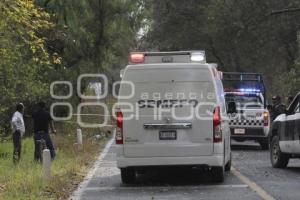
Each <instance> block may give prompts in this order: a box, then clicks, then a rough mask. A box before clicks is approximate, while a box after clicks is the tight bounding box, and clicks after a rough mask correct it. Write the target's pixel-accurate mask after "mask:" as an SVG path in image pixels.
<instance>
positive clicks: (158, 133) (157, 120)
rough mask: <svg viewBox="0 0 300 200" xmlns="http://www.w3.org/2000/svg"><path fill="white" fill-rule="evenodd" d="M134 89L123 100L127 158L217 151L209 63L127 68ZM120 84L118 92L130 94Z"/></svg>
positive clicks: (124, 137)
mask: <svg viewBox="0 0 300 200" xmlns="http://www.w3.org/2000/svg"><path fill="white" fill-rule="evenodd" d="M123 80H124V81H131V82H133V84H134V86H135V92H134V95H133V97H132V98H130V99H129V100H128V99H127V100H121V99H119V102H120V103H125V104H126V103H130V104H132V105H134V107H135V111H134V114H132V113H130V112H126V113H125V112H124V113H123V116H124V119H125V118H127V117H130V116H134V117H133V118H132V119H129V120H124V122H123V140H124V154H125V156H127V157H177V156H178V157H183V156H200V155H211V154H212V153H213V117H212V114H213V110H214V108H215V106H216V92H215V84H214V81H213V80H214V78H213V75H212V73H211V71H210V70H209V68H208V66H207V65H202V67H201V65H200V66H199V64H197V65H194V64H188V66H187V65H176V66H168V65H161V66H159V65H152V66H149V65H144V66H143V65H139V66H131V67H128V68H127V69H126V70H125V73H124V79H123ZM126 88H127V87H126V86H125V84H124V85H123V84H121V87H120V95H122V94H124V95H126V94H128V91H127V89H126ZM120 107H121V110H122V106H120Z"/></svg>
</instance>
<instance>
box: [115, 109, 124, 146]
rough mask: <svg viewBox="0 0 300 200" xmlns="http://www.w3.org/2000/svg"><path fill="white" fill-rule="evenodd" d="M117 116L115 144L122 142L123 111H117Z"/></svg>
mask: <svg viewBox="0 0 300 200" xmlns="http://www.w3.org/2000/svg"><path fill="white" fill-rule="evenodd" d="M116 116H117V129H116V144H123V113H122V112H121V111H118V112H117V113H116Z"/></svg>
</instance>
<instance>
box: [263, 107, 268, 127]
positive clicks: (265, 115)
mask: <svg viewBox="0 0 300 200" xmlns="http://www.w3.org/2000/svg"><path fill="white" fill-rule="evenodd" d="M264 126H269V112H267V111H265V112H264Z"/></svg>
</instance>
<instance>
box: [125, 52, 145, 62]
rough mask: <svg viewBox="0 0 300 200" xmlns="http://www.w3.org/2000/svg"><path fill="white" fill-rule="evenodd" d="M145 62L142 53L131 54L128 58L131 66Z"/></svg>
mask: <svg viewBox="0 0 300 200" xmlns="http://www.w3.org/2000/svg"><path fill="white" fill-rule="evenodd" d="M144 61H145V54H143V53H131V54H130V56H129V62H130V63H133V64H138V63H143V62H144Z"/></svg>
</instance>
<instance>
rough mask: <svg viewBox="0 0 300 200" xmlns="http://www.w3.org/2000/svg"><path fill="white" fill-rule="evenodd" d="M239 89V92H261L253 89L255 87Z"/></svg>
mask: <svg viewBox="0 0 300 200" xmlns="http://www.w3.org/2000/svg"><path fill="white" fill-rule="evenodd" d="M239 91H241V92H249V93H252V92H253V93H256V92H261V91H260V90H259V89H255V88H241V89H239Z"/></svg>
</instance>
